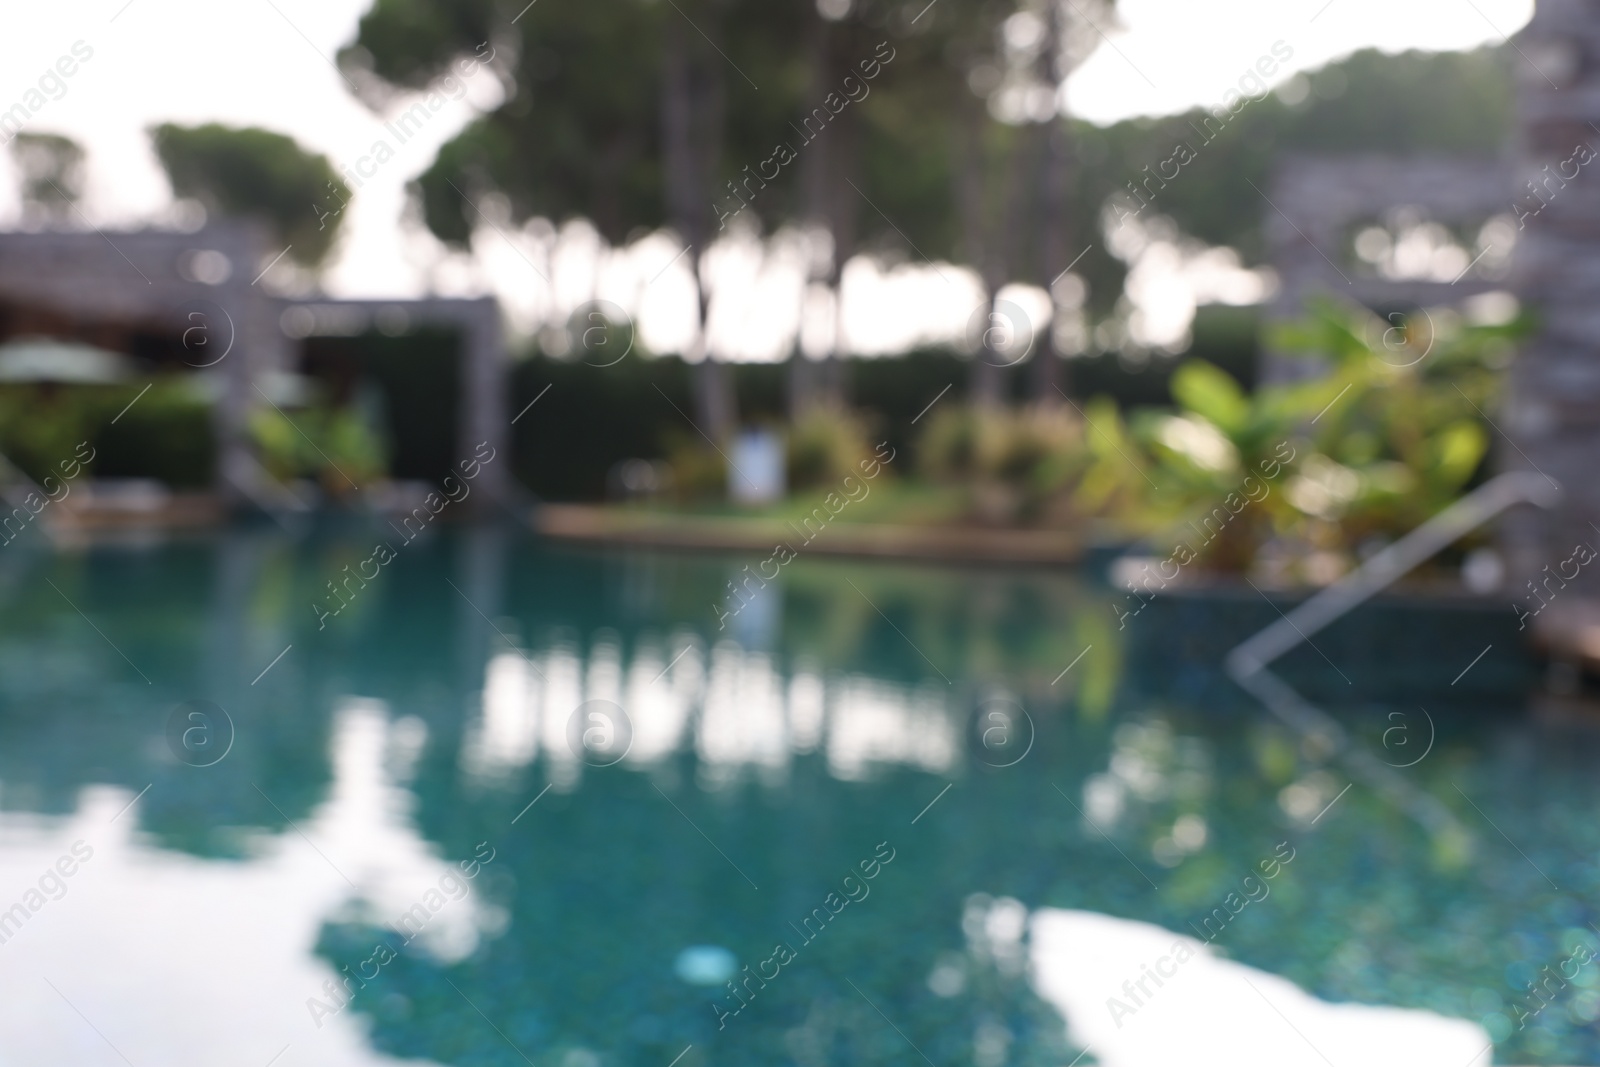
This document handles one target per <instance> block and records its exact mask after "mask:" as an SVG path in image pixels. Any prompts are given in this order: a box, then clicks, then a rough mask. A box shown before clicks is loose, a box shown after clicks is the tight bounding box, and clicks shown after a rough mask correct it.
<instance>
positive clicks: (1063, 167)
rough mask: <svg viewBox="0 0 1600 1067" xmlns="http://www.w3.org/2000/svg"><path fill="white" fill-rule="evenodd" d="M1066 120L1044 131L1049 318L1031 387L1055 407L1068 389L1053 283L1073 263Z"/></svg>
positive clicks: (1037, 400)
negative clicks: (1056, 327) (1056, 317)
mask: <svg viewBox="0 0 1600 1067" xmlns="http://www.w3.org/2000/svg"><path fill="white" fill-rule="evenodd" d="M1065 121H1066V120H1065V119H1062V118H1059V117H1057V118H1053V119H1051V120H1050V122H1049V124H1048V126H1047V127H1046V128H1045V134H1044V136H1045V150H1044V165H1043V167H1042V168H1041V169H1042V171H1043V178H1044V189H1043V190H1042V193H1043V195H1042V208H1043V211H1042V218H1041V230H1042V231H1043V249H1042V252H1043V256H1042V258H1043V266H1044V276H1045V278H1046V281H1045V287H1046V288H1047V289H1048V290H1049V291H1050V304H1051V310H1052V319H1051V321H1050V322H1049V323H1047V324H1046V325H1045V327H1044V336H1043V337H1040V338H1038V339H1037V340H1036V342H1035V345H1034V363H1033V374H1032V376H1031V377H1032V381H1031V382H1030V385H1031V388H1030V390H1029V392H1030V394H1031V395H1032V397H1033V401H1034V403H1036V404H1044V405H1047V406H1049V405H1055V404H1060V403H1061V402H1062V395H1063V393H1065V392H1066V388H1067V365H1066V358H1067V353H1064V352H1062V351H1061V350H1060V348H1059V347H1058V346H1057V344H1056V330H1055V321H1054V318H1055V316H1059V315H1061V314H1062V312H1063V308H1062V306H1061V301H1060V300H1059V299H1057V297H1056V293H1055V288H1056V286H1055V282H1056V281H1057V279H1059V277H1060V276H1061V275H1062V274H1064V273H1065V272H1066V269H1067V266H1068V265H1069V264H1070V263H1071V262H1072V260H1071V258H1070V257H1071V256H1072V255H1073V254H1074V253H1073V252H1072V251H1071V243H1070V242H1071V239H1072V236H1071V232H1070V230H1071V224H1070V222H1069V221H1068V217H1067V210H1068V204H1067V181H1068V178H1069V174H1070V170H1071V165H1072V164H1071V152H1072V146H1071V144H1070V143H1069V141H1068V136H1067V131H1066V127H1065Z"/></svg>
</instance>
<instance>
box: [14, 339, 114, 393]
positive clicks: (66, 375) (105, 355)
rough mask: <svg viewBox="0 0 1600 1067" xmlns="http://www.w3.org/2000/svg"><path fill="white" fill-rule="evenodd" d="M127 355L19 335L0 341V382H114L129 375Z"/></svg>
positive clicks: (66, 342) (78, 383)
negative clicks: (3, 341) (15, 337)
mask: <svg viewBox="0 0 1600 1067" xmlns="http://www.w3.org/2000/svg"><path fill="white" fill-rule="evenodd" d="M129 362H130V361H129V359H128V357H127V356H124V355H122V354H120V353H117V352H108V351H107V350H105V349H103V348H96V347H94V346H93V345H85V344H79V343H77V342H73V341H58V340H55V339H53V338H49V337H22V338H18V339H16V340H14V341H8V342H6V343H5V344H3V345H0V382H10V383H16V382H59V383H64V384H71V385H115V384H117V383H119V382H123V381H126V380H127V379H128V378H129V377H130V371H129Z"/></svg>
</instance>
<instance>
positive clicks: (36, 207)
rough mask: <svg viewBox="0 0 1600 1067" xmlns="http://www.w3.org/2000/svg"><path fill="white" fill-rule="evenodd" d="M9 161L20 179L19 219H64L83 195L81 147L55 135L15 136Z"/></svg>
mask: <svg viewBox="0 0 1600 1067" xmlns="http://www.w3.org/2000/svg"><path fill="white" fill-rule="evenodd" d="M11 157H12V159H14V160H15V161H16V164H17V170H18V171H19V172H20V173H21V176H22V188H21V190H20V192H21V194H22V217H23V219H24V220H25V221H27V222H30V223H31V222H59V221H61V220H62V219H64V218H65V217H66V216H67V214H68V212H70V211H71V209H72V207H73V205H74V204H76V203H77V201H78V197H79V195H80V194H81V193H82V192H83V147H82V146H81V145H79V144H78V142H76V141H74V140H73V139H72V138H70V137H63V136H61V135H60V134H56V133H19V134H17V136H16V137H15V138H14V139H13V140H12V142H11Z"/></svg>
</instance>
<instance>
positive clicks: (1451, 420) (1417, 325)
mask: <svg viewBox="0 0 1600 1067" xmlns="http://www.w3.org/2000/svg"><path fill="white" fill-rule="evenodd" d="M1519 329H1520V324H1519V323H1514V322H1513V323H1506V324H1502V325H1494V326H1485V325H1469V324H1467V323H1466V322H1464V321H1463V320H1462V319H1461V318H1460V316H1459V315H1457V314H1456V313H1454V312H1449V311H1443V310H1432V311H1419V312H1418V313H1416V314H1414V315H1412V316H1410V317H1409V318H1408V319H1405V320H1403V321H1402V320H1401V318H1400V317H1399V316H1393V317H1391V320H1390V321H1387V322H1386V321H1384V320H1381V319H1378V318H1377V317H1376V316H1374V315H1373V314H1372V313H1371V312H1369V311H1367V310H1365V309H1364V308H1353V307H1347V306H1343V305H1339V304H1334V303H1332V302H1324V303H1321V304H1318V305H1316V306H1315V307H1314V309H1313V311H1312V312H1311V313H1310V314H1309V315H1308V316H1307V317H1306V318H1305V319H1303V320H1301V321H1298V322H1294V323H1291V324H1287V325H1285V326H1282V327H1280V328H1278V329H1277V330H1276V331H1275V335H1274V337H1273V343H1274V347H1275V348H1276V349H1277V350H1279V351H1284V352H1287V353H1289V354H1291V355H1294V356H1297V357H1299V358H1302V359H1308V360H1312V361H1315V362H1316V363H1317V364H1318V365H1319V367H1320V369H1321V371H1322V373H1321V374H1320V375H1319V376H1317V377H1316V378H1315V379H1314V380H1311V381H1302V382H1297V383H1293V384H1280V385H1268V386H1264V387H1262V388H1261V389H1259V390H1257V391H1256V392H1255V393H1254V394H1253V395H1252V394H1246V393H1245V391H1244V390H1243V389H1242V388H1240V386H1239V385H1238V383H1236V382H1235V381H1234V380H1233V379H1232V378H1230V377H1229V376H1228V375H1227V374H1226V373H1224V372H1223V371H1221V370H1219V369H1217V368H1216V367H1214V366H1212V365H1211V364H1209V363H1205V362H1204V361H1201V360H1189V361H1186V362H1185V363H1184V364H1183V365H1182V366H1180V367H1179V369H1178V371H1177V372H1176V373H1175V374H1174V376H1173V383H1172V392H1173V397H1174V399H1175V400H1176V401H1177V404H1178V410H1177V411H1176V412H1155V411H1145V412H1140V413H1138V414H1136V416H1135V417H1134V419H1133V423H1134V433H1135V437H1136V438H1137V439H1138V441H1139V442H1140V444H1141V445H1142V447H1143V450H1144V452H1145V454H1146V455H1147V456H1148V457H1149V458H1150V460H1151V461H1152V463H1151V469H1150V471H1149V475H1150V477H1151V479H1152V481H1153V483H1154V487H1153V488H1152V489H1151V490H1150V492H1149V493H1148V495H1147V498H1146V501H1145V504H1146V506H1147V509H1148V510H1147V516H1146V517H1145V518H1146V521H1148V520H1149V519H1154V520H1156V521H1157V522H1159V523H1161V524H1162V525H1163V527H1164V530H1163V533H1162V534H1161V535H1159V536H1158V539H1159V540H1163V541H1165V542H1168V543H1169V544H1171V545H1173V546H1176V545H1178V544H1185V545H1187V546H1189V548H1190V549H1191V550H1192V551H1193V554H1194V555H1195V556H1196V557H1197V558H1198V559H1199V561H1200V565H1201V566H1203V567H1206V568H1208V569H1213V570H1225V571H1242V570H1247V569H1251V568H1252V567H1254V568H1256V569H1268V570H1277V571H1278V572H1280V573H1279V576H1280V577H1285V578H1293V579H1299V580H1309V581H1313V582H1326V581H1331V580H1332V579H1333V578H1335V577H1337V576H1338V575H1339V574H1340V573H1342V572H1343V571H1345V570H1347V569H1348V568H1349V567H1350V566H1352V565H1353V564H1354V563H1355V562H1356V560H1357V559H1358V558H1359V557H1361V556H1363V555H1366V554H1369V553H1370V552H1371V551H1373V550H1375V549H1376V548H1377V547H1381V545H1382V544H1383V543H1385V542H1387V541H1389V540H1391V539H1393V538H1395V537H1398V536H1400V535H1402V534H1404V533H1406V532H1407V531H1409V530H1412V529H1414V528H1416V527H1417V526H1418V525H1420V524H1421V523H1422V522H1424V521H1425V520H1427V519H1428V518H1429V517H1431V516H1432V515H1434V514H1436V513H1437V512H1438V511H1439V510H1441V509H1442V508H1444V507H1445V506H1446V505H1448V504H1449V503H1450V502H1451V501H1453V500H1455V499H1456V498H1457V497H1459V496H1460V495H1461V493H1462V492H1463V491H1464V490H1465V489H1466V488H1467V486H1468V485H1469V483H1470V482H1471V480H1472V478H1473V477H1474V476H1475V475H1476V474H1477V473H1478V472H1479V470H1480V468H1481V466H1482V464H1483V460H1484V457H1485V455H1486V453H1487V451H1488V445H1489V437H1488V431H1487V429H1486V423H1487V421H1488V415H1487V414H1486V411H1485V408H1486V407H1487V406H1488V405H1489V404H1490V397H1491V396H1492V394H1493V393H1494V386H1495V383H1496V381H1497V380H1498V377H1499V372H1500V371H1501V370H1502V369H1503V368H1504V366H1505V364H1506V362H1507V360H1508V359H1509V357H1510V351H1511V343H1512V340H1513V339H1514V337H1515V336H1517V334H1518V332H1519Z"/></svg>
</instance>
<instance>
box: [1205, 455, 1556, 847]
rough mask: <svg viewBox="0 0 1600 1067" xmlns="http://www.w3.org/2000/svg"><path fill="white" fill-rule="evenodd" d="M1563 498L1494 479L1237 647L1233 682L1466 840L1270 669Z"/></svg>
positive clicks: (1406, 805)
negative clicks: (1437, 556)
mask: <svg viewBox="0 0 1600 1067" xmlns="http://www.w3.org/2000/svg"><path fill="white" fill-rule="evenodd" d="M1560 499H1561V487H1560V486H1559V485H1557V484H1556V483H1555V482H1554V481H1553V480H1551V479H1549V478H1547V477H1545V476H1543V475H1538V474H1532V473H1530V472H1527V471H1512V472H1509V473H1506V474H1502V475H1499V476H1498V477H1495V478H1493V479H1491V480H1489V481H1488V482H1486V483H1485V484H1483V485H1481V486H1479V487H1478V488H1477V489H1476V490H1474V491H1473V492H1471V493H1468V494H1467V495H1466V496H1464V497H1462V498H1461V499H1460V500H1458V501H1456V502H1455V503H1454V504H1452V505H1450V506H1449V507H1447V508H1445V509H1444V510H1443V511H1441V512H1439V514H1437V515H1435V516H1434V517H1433V518H1431V519H1429V520H1428V521H1427V522H1425V523H1423V524H1422V525H1421V526H1418V527H1417V528H1416V529H1415V530H1412V531H1411V532H1410V533H1408V534H1406V535H1405V536H1404V537H1402V538H1400V540H1398V541H1396V542H1395V543H1394V544H1392V545H1390V546H1389V547H1388V548H1385V549H1384V550H1383V551H1382V552H1379V553H1378V554H1377V555H1375V556H1373V557H1372V558H1371V559H1370V560H1368V561H1367V562H1366V563H1364V564H1362V565H1361V566H1360V567H1358V568H1356V569H1355V570H1354V571H1352V572H1351V573H1350V574H1348V575H1346V576H1345V577H1344V578H1343V579H1342V580H1341V581H1339V582H1338V583H1336V584H1334V585H1332V586H1330V587H1328V588H1327V589H1324V590H1323V591H1322V592H1320V593H1318V594H1317V595H1315V596H1313V597H1311V598H1310V599H1309V600H1307V601H1306V602H1305V603H1303V604H1300V605H1299V606H1298V607H1296V608H1295V609H1294V610H1292V611H1290V612H1288V613H1287V614H1284V615H1282V616H1281V617H1280V618H1278V619H1277V620H1276V621H1274V622H1273V623H1272V624H1270V625H1269V626H1267V627H1266V628H1265V629H1263V630H1260V631H1259V632H1257V633H1256V634H1254V635H1252V636H1251V637H1248V638H1246V639H1245V640H1244V641H1242V642H1240V643H1239V645H1238V646H1237V647H1235V648H1234V649H1233V651H1231V652H1229V653H1228V656H1227V660H1226V666H1227V671H1228V674H1229V676H1230V677H1232V678H1233V680H1234V681H1235V682H1237V683H1238V684H1239V686H1240V688H1242V689H1244V690H1245V691H1246V692H1248V693H1250V694H1251V695H1252V696H1254V697H1255V698H1256V699H1257V700H1259V701H1261V703H1262V704H1264V705H1266V707H1267V710H1269V711H1271V712H1272V713H1273V714H1274V715H1276V716H1277V717H1278V718H1279V719H1280V720H1282V721H1283V722H1284V723H1285V724H1286V725H1288V726H1289V727H1290V728H1291V729H1293V730H1295V731H1297V732H1299V733H1300V734H1301V735H1303V736H1306V737H1314V738H1316V739H1317V740H1318V741H1319V742H1320V745H1319V747H1321V748H1322V749H1323V750H1324V751H1327V752H1328V753H1329V754H1330V755H1331V756H1337V757H1339V758H1340V759H1342V760H1343V761H1344V762H1345V765H1346V767H1347V768H1348V769H1349V770H1350V773H1351V776H1352V777H1354V778H1359V779H1361V780H1362V781H1363V782H1365V783H1366V784H1367V785H1368V786H1370V787H1371V788H1373V789H1374V790H1376V791H1377V792H1378V793H1380V794H1382V795H1383V796H1385V797H1387V798H1388V799H1389V800H1390V801H1391V802H1392V803H1394V805H1395V806H1396V807H1398V808H1399V809H1400V810H1401V811H1404V812H1405V813H1406V814H1407V815H1409V816H1410V817H1411V818H1412V819H1413V820H1415V821H1416V822H1417V824H1418V825H1420V826H1422V827H1423V828H1424V829H1425V830H1427V831H1429V832H1430V833H1433V834H1435V835H1438V834H1442V833H1446V832H1450V831H1454V832H1455V833H1456V834H1457V835H1458V836H1461V837H1463V838H1465V837H1466V831H1465V830H1464V829H1463V828H1462V827H1461V824H1460V823H1459V822H1458V821H1457V820H1456V817H1455V815H1454V814H1453V813H1452V812H1451V811H1450V809H1449V808H1448V807H1446V806H1445V805H1444V804H1443V803H1441V802H1440V801H1439V799H1438V798H1437V797H1435V796H1434V795H1433V794H1431V793H1429V792H1427V791H1426V790H1423V789H1419V788H1418V787H1417V786H1416V785H1414V784H1413V783H1412V782H1410V781H1409V780H1407V779H1406V778H1405V777H1403V776H1402V775H1400V774H1398V773H1396V771H1395V768H1394V765H1392V764H1389V763H1386V762H1384V761H1383V760H1380V759H1378V758H1377V757H1376V756H1374V755H1373V754H1372V753H1371V752H1369V751H1367V750H1366V749H1365V748H1362V747H1360V746H1357V745H1355V744H1353V743H1352V742H1351V740H1350V736H1349V734H1348V733H1347V732H1346V731H1345V729H1344V727H1343V726H1341V725H1340V724H1339V722H1338V720H1336V719H1334V718H1333V716H1331V715H1329V714H1328V713H1327V712H1325V711H1323V710H1322V709H1321V708H1318V707H1317V706H1316V705H1314V704H1312V703H1311V702H1310V701H1308V700H1306V699H1305V698H1304V697H1302V696H1301V695H1300V694H1299V693H1298V692H1297V691H1296V690H1295V689H1294V687H1293V686H1291V685H1289V684H1288V683H1287V682H1285V681H1284V680H1283V679H1282V678H1279V677H1278V676H1277V675H1276V674H1274V673H1272V672H1271V671H1270V670H1268V669H1267V665H1268V664H1269V663H1272V662H1273V661H1274V660H1276V659H1278V658H1279V657H1280V656H1282V655H1283V654H1284V653H1286V652H1288V651H1289V650H1290V649H1292V648H1294V647H1295V646H1296V645H1298V644H1300V643H1302V642H1306V641H1309V640H1310V639H1311V635H1312V634H1314V633H1316V632H1317V631H1319V630H1322V629H1323V628H1325V627H1326V626H1328V625H1329V624H1330V623H1332V622H1333V621H1334V620H1335V619H1338V618H1339V617H1340V616H1342V615H1345V614H1346V613H1348V612H1349V611H1351V610H1353V609H1354V608H1355V607H1357V606H1358V605H1360V604H1361V603H1363V602H1364V601H1366V600H1368V599H1370V598H1371V597H1372V596H1373V595H1374V594H1376V593H1377V592H1379V591H1380V590H1382V589H1383V588H1385V587H1386V586H1388V585H1390V584H1391V583H1393V582H1394V581H1395V580H1396V579H1398V578H1400V577H1401V576H1402V575H1404V574H1405V573H1406V572H1408V571H1410V570H1411V569H1412V568H1413V567H1415V566H1417V565H1418V564H1419V563H1421V562H1423V561H1424V560H1426V559H1427V558H1429V557H1430V556H1432V555H1433V554H1434V553H1435V552H1438V551H1439V550H1440V549H1442V548H1444V547H1445V546H1446V545H1448V544H1450V543H1451V542H1453V541H1455V540H1456V539H1457V538H1458V537H1460V536H1462V535H1463V534H1465V533H1467V532H1469V531H1470V530H1473V529H1476V528H1477V527H1479V526H1481V525H1483V524H1484V523H1486V522H1488V521H1489V520H1490V519H1492V518H1494V517H1495V516H1496V515H1498V514H1500V512H1502V511H1504V510H1506V509H1507V508H1509V507H1512V506H1514V505H1516V504H1523V503H1529V504H1537V505H1539V506H1540V507H1546V508H1548V507H1551V506H1553V505H1554V504H1555V503H1556V502H1557V501H1559V500H1560Z"/></svg>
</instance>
